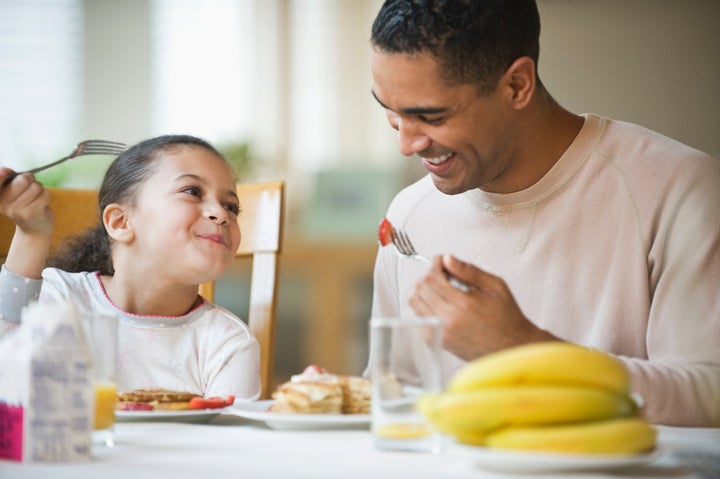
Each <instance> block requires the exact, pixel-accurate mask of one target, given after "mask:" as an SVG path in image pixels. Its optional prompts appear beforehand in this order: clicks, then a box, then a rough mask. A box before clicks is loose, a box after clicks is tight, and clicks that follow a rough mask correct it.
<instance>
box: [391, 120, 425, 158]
mask: <svg viewBox="0 0 720 479" xmlns="http://www.w3.org/2000/svg"><path fill="white" fill-rule="evenodd" d="M397 143H398V149H399V150H400V153H401V154H403V155H405V156H411V155H414V154H416V153H418V152H420V151H423V150H425V149H427V148H428V147H429V146H430V138H429V137H428V136H427V135H426V134H425V133H423V131H422V129H421V128H419V127H418V124H417V122H414V121H399V122H398V124H397Z"/></svg>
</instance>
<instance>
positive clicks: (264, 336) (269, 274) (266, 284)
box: [200, 181, 285, 399]
mask: <svg viewBox="0 0 720 479" xmlns="http://www.w3.org/2000/svg"><path fill="white" fill-rule="evenodd" d="M237 195H238V198H239V199H240V207H241V208H242V211H241V213H240V215H239V216H238V221H239V222H240V233H241V235H242V240H241V242H240V247H239V248H238V250H237V253H236V256H237V257H252V273H251V277H250V309H249V311H248V316H247V320H248V326H249V327H250V330H251V331H252V333H253V335H255V337H256V338H257V340H258V342H259V343H260V381H261V383H262V393H261V398H263V399H264V398H268V397H270V393H271V392H272V388H273V371H274V358H275V325H276V322H277V285H278V257H279V254H280V251H281V245H282V237H283V225H284V219H285V185H284V183H283V182H282V181H275V182H267V183H245V184H238V186H237ZM200 294H201V295H202V296H203V297H205V298H206V299H209V300H211V301H213V300H214V299H215V285H214V284H213V283H205V284H202V285H200Z"/></svg>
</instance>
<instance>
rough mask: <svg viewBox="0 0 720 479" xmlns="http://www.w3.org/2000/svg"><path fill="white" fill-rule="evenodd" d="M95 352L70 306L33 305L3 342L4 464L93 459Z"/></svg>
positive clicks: (0, 409) (0, 448) (0, 427)
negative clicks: (6, 460) (10, 461)
mask: <svg viewBox="0 0 720 479" xmlns="http://www.w3.org/2000/svg"><path fill="white" fill-rule="evenodd" d="M91 372H92V371H91V356H90V349H89V347H88V344H87V341H86V339H85V336H84V334H83V331H82V325H81V323H80V319H79V316H78V314H77V311H76V309H75V308H74V307H73V305H72V304H70V303H60V304H33V305H30V306H29V307H28V308H26V309H25V310H24V312H23V320H22V324H21V325H20V327H19V328H17V329H16V330H15V331H13V332H11V333H8V334H6V335H5V336H4V337H3V338H2V339H0V458H4V459H11V460H14V461H23V462H59V461H79V460H87V459H89V458H90V453H91V432H92V431H91V429H92V418H93V401H94V395H93V387H92V376H91Z"/></svg>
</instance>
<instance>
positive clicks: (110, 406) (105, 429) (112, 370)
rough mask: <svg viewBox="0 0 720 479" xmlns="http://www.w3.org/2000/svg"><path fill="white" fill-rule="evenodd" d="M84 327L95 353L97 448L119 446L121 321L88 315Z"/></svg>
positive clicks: (95, 434) (93, 354)
mask: <svg viewBox="0 0 720 479" xmlns="http://www.w3.org/2000/svg"><path fill="white" fill-rule="evenodd" d="M82 321H83V326H84V329H85V332H86V334H87V338H88V343H89V345H90V350H91V353H92V361H93V364H92V366H93V367H92V371H93V385H94V388H95V409H94V411H95V412H94V418H93V431H92V439H93V444H104V445H106V446H108V447H112V446H114V445H115V431H114V428H115V402H116V400H117V385H116V369H117V326H118V323H117V318H116V317H115V316H113V315H109V314H98V313H84V314H83V315H82Z"/></svg>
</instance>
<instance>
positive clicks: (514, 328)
mask: <svg viewBox="0 0 720 479" xmlns="http://www.w3.org/2000/svg"><path fill="white" fill-rule="evenodd" d="M448 274H451V275H453V276H455V277H456V278H457V279H459V280H461V281H462V282H463V283H465V284H467V285H468V286H470V291H468V292H463V291H461V290H459V289H457V288H456V287H454V286H452V285H451V284H450V282H449V281H448ZM409 303H410V306H411V307H412V308H413V310H414V311H415V313H416V314H419V315H426V316H437V317H439V318H440V320H441V321H442V323H443V347H444V348H445V349H447V350H448V351H450V352H451V353H453V354H455V355H456V356H458V357H460V358H462V359H464V360H466V361H470V360H472V359H475V358H477V357H479V356H482V355H484V354H487V353H489V352H492V351H497V350H499V349H504V348H507V347H511V346H515V345H519V344H525V343H531V342H536V341H548V340H553V339H557V338H555V337H553V336H552V335H551V334H550V333H548V332H546V331H543V330H541V329H540V328H538V327H537V326H535V325H534V324H533V323H531V322H530V321H529V320H528V319H527V318H526V317H525V315H523V313H522V311H521V310H520V307H519V306H518V304H517V302H516V301H515V298H514V297H513V295H512V293H511V292H510V289H509V288H508V287H507V285H506V284H505V281H503V280H502V279H501V278H499V277H497V276H494V275H492V274H489V273H487V272H485V271H483V270H481V269H479V268H477V267H475V266H473V265H471V264H468V263H464V262H462V261H460V260H458V259H456V258H454V257H452V256H449V255H446V256H443V257H440V256H438V257H436V258H434V259H433V262H432V266H431V268H430V271H428V273H427V274H426V275H425V276H424V277H423V278H422V279H421V280H420V281H419V282H418V284H417V285H416V286H415V291H414V292H413V294H412V296H411V297H410V300H409Z"/></svg>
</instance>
